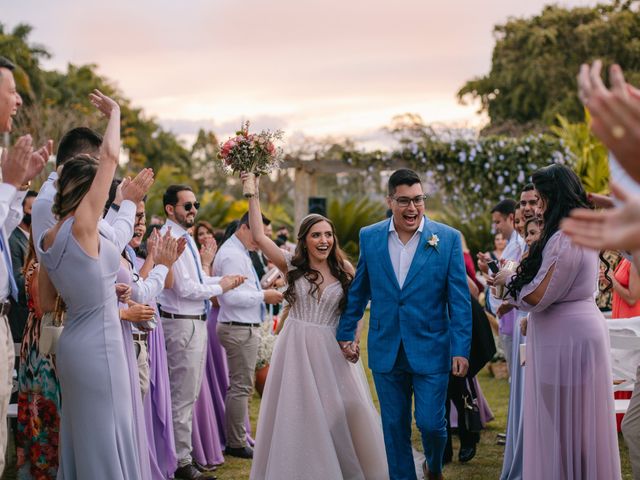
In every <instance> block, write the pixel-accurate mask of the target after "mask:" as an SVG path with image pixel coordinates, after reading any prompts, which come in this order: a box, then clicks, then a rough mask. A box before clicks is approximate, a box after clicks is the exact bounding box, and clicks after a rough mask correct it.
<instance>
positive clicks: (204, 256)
mask: <svg viewBox="0 0 640 480" xmlns="http://www.w3.org/2000/svg"><path fill="white" fill-rule="evenodd" d="M217 251H218V244H217V243H216V241H215V240H214V239H213V238H212V239H210V240H209V241H208V242H205V243H203V244H202V246H201V247H200V260H201V261H202V264H203V265H211V263H213V259H214V258H215V256H216V252H217Z"/></svg>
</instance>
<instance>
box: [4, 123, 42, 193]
mask: <svg viewBox="0 0 640 480" xmlns="http://www.w3.org/2000/svg"><path fill="white" fill-rule="evenodd" d="M32 154H33V140H32V139H31V135H24V136H23V137H20V138H18V141H17V142H16V143H15V145H14V146H13V147H11V148H9V149H5V150H4V151H3V152H2V160H1V161H2V181H3V182H4V183H8V184H10V185H13V186H14V187H16V188H20V186H21V185H22V184H23V183H24V182H25V178H26V174H27V170H28V167H29V164H30V162H31V156H32ZM43 166H44V165H43Z"/></svg>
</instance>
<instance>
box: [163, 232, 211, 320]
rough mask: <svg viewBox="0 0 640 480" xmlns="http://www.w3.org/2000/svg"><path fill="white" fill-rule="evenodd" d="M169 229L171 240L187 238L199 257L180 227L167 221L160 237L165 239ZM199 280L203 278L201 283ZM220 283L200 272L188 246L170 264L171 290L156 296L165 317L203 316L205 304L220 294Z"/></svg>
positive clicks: (197, 254) (200, 268)
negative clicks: (171, 268) (172, 238)
mask: <svg viewBox="0 0 640 480" xmlns="http://www.w3.org/2000/svg"><path fill="white" fill-rule="evenodd" d="M168 227H171V236H172V237H174V238H180V237H185V236H186V238H187V241H188V242H190V243H191V247H192V248H193V249H194V250H193V251H195V253H196V256H198V257H199V253H198V249H197V247H196V244H195V241H194V240H193V238H192V237H191V235H189V234H188V233H187V232H186V230H185V229H184V228H182V226H180V225H178V224H177V223H175V222H173V221H171V220H167V222H166V223H165V224H164V226H163V227H162V229H161V230H160V233H161V234H163V235H164V233H165V232H166V231H167V228H168ZM200 276H202V283H201V282H200ZM219 283H220V277H210V276H209V275H206V274H205V273H204V272H203V271H202V266H201V264H200V258H197V259H196V258H194V255H193V253H192V250H191V248H189V245H187V247H186V248H185V249H184V252H182V255H180V257H179V258H178V260H176V263H174V264H173V287H171V288H165V289H164V290H162V293H161V294H160V295H158V303H159V304H160V305H161V307H162V310H164V311H165V312H168V313H177V314H181V315H202V314H203V313H206V312H205V300H209V299H210V298H211V297H215V296H218V295H221V294H222V287H221V286H220V285H219Z"/></svg>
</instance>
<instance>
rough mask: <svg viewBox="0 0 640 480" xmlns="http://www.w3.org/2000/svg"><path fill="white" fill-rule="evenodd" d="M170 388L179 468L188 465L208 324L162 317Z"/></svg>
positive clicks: (201, 321)
mask: <svg viewBox="0 0 640 480" xmlns="http://www.w3.org/2000/svg"><path fill="white" fill-rule="evenodd" d="M162 327H163V328H164V338H165V345H166V347H167V366H168V369H169V385H170V387H171V414H172V417H173V434H174V438H175V443H176V456H177V457H178V466H179V467H183V466H185V465H189V464H190V463H191V461H192V459H191V431H192V429H193V425H192V418H193V405H194V403H195V401H196V399H197V398H198V394H199V393H200V386H201V385H202V375H203V373H204V364H205V360H206V353H207V322H205V321H203V320H183V319H171V318H162Z"/></svg>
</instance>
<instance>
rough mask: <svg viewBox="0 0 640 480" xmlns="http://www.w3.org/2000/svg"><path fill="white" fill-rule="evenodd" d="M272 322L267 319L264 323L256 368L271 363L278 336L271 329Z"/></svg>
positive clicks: (258, 368)
mask: <svg viewBox="0 0 640 480" xmlns="http://www.w3.org/2000/svg"><path fill="white" fill-rule="evenodd" d="M271 330H272V328H271V322H269V321H267V322H264V323H263V324H262V332H261V333H262V338H261V339H260V344H259V345H258V359H257V360H256V370H260V369H261V368H262V367H265V366H267V365H269V364H270V363H271V354H272V353H273V347H274V346H275V344H276V339H277V338H278V337H276V336H275V335H274V334H273V332H272V331H271Z"/></svg>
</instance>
